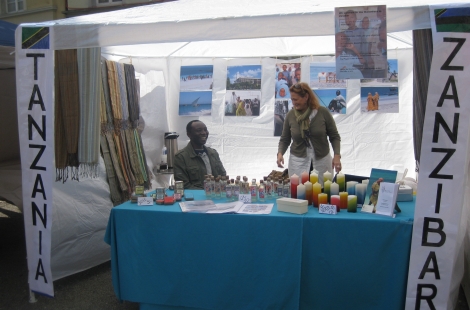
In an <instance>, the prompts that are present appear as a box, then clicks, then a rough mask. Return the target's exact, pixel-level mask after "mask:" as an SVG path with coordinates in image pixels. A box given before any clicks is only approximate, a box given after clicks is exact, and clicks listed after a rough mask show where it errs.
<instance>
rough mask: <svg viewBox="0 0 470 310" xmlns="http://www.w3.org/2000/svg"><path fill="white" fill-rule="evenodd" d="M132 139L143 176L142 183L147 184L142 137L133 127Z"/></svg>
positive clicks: (146, 168)
mask: <svg viewBox="0 0 470 310" xmlns="http://www.w3.org/2000/svg"><path fill="white" fill-rule="evenodd" d="M134 140H135V144H136V149H137V155H138V157H139V167H140V170H141V173H142V175H143V178H144V184H146V185H147V186H149V185H150V184H149V181H150V179H149V173H148V167H147V162H146V158H145V152H144V150H143V148H142V139H141V137H140V135H139V132H138V131H137V129H134Z"/></svg>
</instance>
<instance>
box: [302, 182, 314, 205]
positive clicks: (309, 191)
mask: <svg viewBox="0 0 470 310" xmlns="http://www.w3.org/2000/svg"><path fill="white" fill-rule="evenodd" d="M304 185H305V199H307V201H308V205H311V204H312V202H313V187H312V185H313V184H312V183H310V182H309V181H307V182H305V184H304Z"/></svg>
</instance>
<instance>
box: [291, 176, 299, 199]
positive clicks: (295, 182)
mask: <svg viewBox="0 0 470 310" xmlns="http://www.w3.org/2000/svg"><path fill="white" fill-rule="evenodd" d="M297 185H299V176H298V175H296V174H295V173H294V174H293V175H292V176H291V177H290V196H291V198H297Z"/></svg>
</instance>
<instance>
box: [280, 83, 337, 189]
mask: <svg viewBox="0 0 470 310" xmlns="http://www.w3.org/2000/svg"><path fill="white" fill-rule="evenodd" d="M289 90H290V95H291V100H292V105H293V109H292V110H290V111H289V112H288V113H287V115H286V118H285V120H284V127H283V129H282V135H281V138H280V139H279V146H278V153H277V165H278V167H280V168H284V166H283V164H284V156H283V155H284V153H285V152H286V151H287V148H288V147H289V145H290V156H289V164H288V168H289V176H291V175H293V174H294V173H295V174H296V175H298V176H300V175H301V173H302V172H303V171H307V172H308V171H309V170H310V163H312V165H313V167H314V168H315V169H316V170H317V171H318V172H319V173H318V179H319V183H320V184H322V185H323V173H324V172H326V171H329V172H333V169H335V170H336V172H339V171H341V168H342V167H341V153H340V144H341V137H340V136H339V133H338V130H337V129H336V123H335V120H334V119H333V116H331V113H330V111H328V109H327V108H325V107H322V106H320V104H319V102H318V99H317V97H316V96H315V95H314V94H313V92H312V90H311V89H310V87H309V86H308V84H307V83H303V82H301V83H297V84H294V85H293V86H291V87H290V89H289ZM328 139H329V140H330V143H331V146H332V147H333V152H334V156H333V157H331V155H330V146H329V144H328ZM291 143H292V144H291Z"/></svg>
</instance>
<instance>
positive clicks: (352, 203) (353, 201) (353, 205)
mask: <svg viewBox="0 0 470 310" xmlns="http://www.w3.org/2000/svg"><path fill="white" fill-rule="evenodd" d="M348 212H357V196H356V195H349V196H348Z"/></svg>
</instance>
